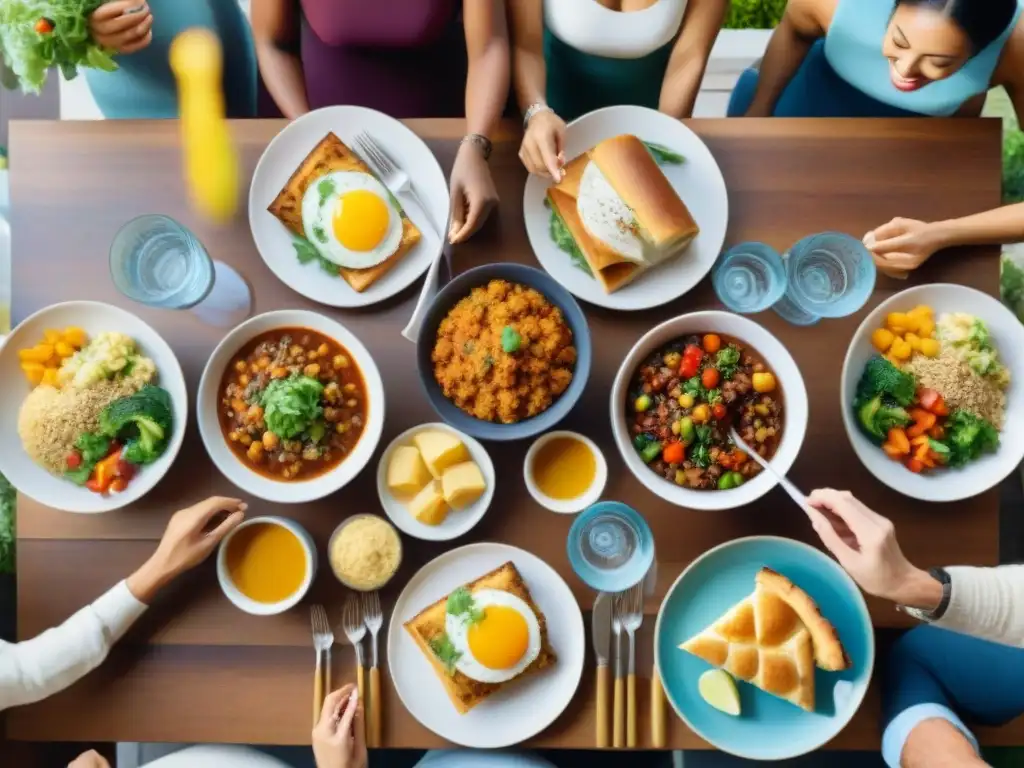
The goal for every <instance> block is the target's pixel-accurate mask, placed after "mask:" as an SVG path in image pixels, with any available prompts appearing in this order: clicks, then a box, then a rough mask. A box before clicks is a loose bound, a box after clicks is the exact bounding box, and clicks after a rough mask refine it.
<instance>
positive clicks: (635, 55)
mask: <svg viewBox="0 0 1024 768" xmlns="http://www.w3.org/2000/svg"><path fill="white" fill-rule="evenodd" d="M686 3H687V0H657V2H655V3H654V5H652V6H650V7H649V8H644V9H643V10H642V11H629V12H625V13H624V12H622V11H613V10H611V9H610V8H606V7H605V6H603V5H601V4H600V3H599V2H597V0H544V23H545V24H546V25H547V27H548V29H549V30H551V33H552V34H553V35H555V36H556V37H557V38H558V39H559V40H561V41H562V42H563V43H565V44H566V45H570V46H572V47H573V48H575V49H576V50H578V51H582V52H583V53H589V54H591V55H593V56H603V57H605V58H609V59H639V58H642V57H643V56H647V55H648V54H650V53H654V52H655V51H656V50H658V49H659V48H661V47H662V46H664V45H667V44H668V43H670V42H672V40H673V39H675V37H676V35H677V34H679V29H680V27H681V26H682V25H683V14H685V13H686Z"/></svg>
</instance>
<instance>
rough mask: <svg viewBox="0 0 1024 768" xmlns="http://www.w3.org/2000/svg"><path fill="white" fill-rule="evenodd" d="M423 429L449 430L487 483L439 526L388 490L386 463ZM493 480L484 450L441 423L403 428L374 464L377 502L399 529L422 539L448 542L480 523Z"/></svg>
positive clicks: (490, 462)
mask: <svg viewBox="0 0 1024 768" xmlns="http://www.w3.org/2000/svg"><path fill="white" fill-rule="evenodd" d="M425 429H431V430H437V431H439V432H448V433H450V434H452V435H455V436H456V437H457V438H459V440H461V441H462V444H463V445H465V446H466V449H467V450H468V451H469V456H470V458H471V459H473V461H474V462H475V463H476V465H477V466H478V467H480V472H481V474H483V476H484V482H485V483H487V490H485V491H484V493H483V495H482V496H481V497H480V498H479V499H477V500H476V501H474V502H473V503H472V504H470V505H469V506H468V507H466V508H465V509H458V510H456V509H453V510H451V511H450V512H449V513H448V516H447V517H446V518H445V519H444V522H443V523H441V524H440V525H427V524H426V523H421V522H420V521H419V520H417V519H416V518H415V517H413V516H412V514H411V513H410V512H409V509H408V508H407V507H406V505H405V504H404V503H403V502H401V501H399V500H398V499H397V498H395V496H394V494H393V493H391V491H389V490H388V464H390V463H391V454H393V453H394V452H395V448H397V447H399V446H400V445H412V438H413V435H415V434H417V433H419V432H422V431H423V430H425ZM495 482H496V478H495V474H494V462H492V461H491V457H490V454H488V453H487V449H486V448H484V447H483V446H482V445H480V443H479V442H477V441H476V440H475V439H473V438H472V437H470V436H469V435H467V434H464V433H462V432H459V430H457V429H454V428H453V427H449V426H448V425H447V424H441V423H436V424H420V425H419V426H417V427H413V428H412V429H407V430H405V432H403V433H402V434H400V435H399V436H398V437H396V438H395V439H394V440H392V441H391V444H390V445H388V447H387V448H386V449H385V450H384V453H383V455H381V457H380V462H379V463H378V465H377V495H378V496H379V497H380V505H381V506H382V507H384V512H385V513H386V514H387V516H388V517H389V518H391V522H393V523H394V524H395V525H396V526H398V528H399V530H401V531H402V532H404V533H407V534H409V535H410V536H414V537H415V538H417V539H424V540H425V541H448V540H449V539H454V538H457V537H459V536H461V535H462V534H464V533H466V532H467V531H469V530H470V529H471V528H472V527H473V526H474V525H476V524H477V523H479V522H480V518H482V517H483V516H484V513H486V512H487V509H488V508H489V507H490V506H491V500H492V499H493V498H494V485H495Z"/></svg>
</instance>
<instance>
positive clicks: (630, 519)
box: [568, 501, 654, 592]
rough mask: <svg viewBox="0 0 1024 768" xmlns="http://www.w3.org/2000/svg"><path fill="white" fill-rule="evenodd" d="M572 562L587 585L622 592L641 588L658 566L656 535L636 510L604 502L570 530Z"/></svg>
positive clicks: (616, 503)
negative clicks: (651, 571)
mask: <svg viewBox="0 0 1024 768" xmlns="http://www.w3.org/2000/svg"><path fill="white" fill-rule="evenodd" d="M568 553H569V562H570V564H571V565H572V567H573V570H574V571H576V575H577V576H579V577H580V578H581V579H582V580H583V581H584V582H585V583H586V584H587V585H589V586H590V587H592V588H593V589H596V590H598V591H600V592H621V591H622V590H624V589H629V588H630V587H632V586H633V585H634V584H638V583H639V582H640V581H641V580H643V579H644V577H645V576H646V575H647V573H648V571H649V570H650V568H651V564H652V563H653V562H654V535H653V534H652V533H651V528H650V526H649V525H647V521H646V520H644V518H643V517H642V516H641V515H640V513H639V512H637V511H636V510H635V509H633V508H632V507H628V506H626V505H625V504H622V503H621V502H617V501H602V502H599V503H597V504H594V505H593V506H591V507H588V508H587V509H586V510H584V511H583V512H582V513H580V514H579V515H578V516H577V517H576V519H575V520H574V521H573V524H572V527H571V528H570V529H569V540H568Z"/></svg>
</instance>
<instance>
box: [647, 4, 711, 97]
mask: <svg viewBox="0 0 1024 768" xmlns="http://www.w3.org/2000/svg"><path fill="white" fill-rule="evenodd" d="M728 10H729V3H728V0H690V3H689V5H687V7H686V15H685V16H684V17H683V25H682V30H681V31H680V33H679V37H677V38H676V42H675V45H674V46H673V47H672V55H671V56H670V57H669V60H668V67H667V68H666V70H665V78H664V80H662V83H661V97H660V99H659V100H658V109H659V110H661V111H662V112H664V113H665V114H667V115H671V116H672V117H690V116H692V115H693V105H694V104H695V103H696V102H697V94H698V93H699V92H700V84H701V81H702V80H703V79H704V70H705V69H706V68H707V65H708V57H709V56H710V55H711V49H712V48H713V47H714V45H715V40H716V39H717V38H718V31H719V30H720V29H721V28H722V22H723V21H725V14H726V13H727V12H728Z"/></svg>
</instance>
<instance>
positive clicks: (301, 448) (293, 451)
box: [218, 328, 367, 481]
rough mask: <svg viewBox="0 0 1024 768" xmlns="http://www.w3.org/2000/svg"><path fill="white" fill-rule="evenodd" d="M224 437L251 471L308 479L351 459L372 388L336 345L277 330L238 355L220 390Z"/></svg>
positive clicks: (309, 334) (304, 331) (302, 332)
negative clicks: (349, 456) (368, 392)
mask: <svg viewBox="0 0 1024 768" xmlns="http://www.w3.org/2000/svg"><path fill="white" fill-rule="evenodd" d="M219 391H220V393H221V397H220V401H219V403H218V413H219V417H220V426H221V430H222V432H223V433H224V438H225V439H226V440H227V443H228V445H229V446H230V447H231V450H232V451H233V452H234V454H235V455H236V456H237V457H238V458H239V459H240V460H241V461H242V462H244V463H245V464H246V465H247V466H248V467H249V468H251V469H253V470H255V471H257V472H259V473H260V474H262V475H264V476H266V477H269V478H270V479H272V480H282V481H295V480H308V479H310V478H313V477H316V476H318V475H322V474H324V473H325V472H328V471H330V470H331V469H333V468H334V467H336V466H337V465H338V464H340V463H341V462H342V461H344V460H345V457H346V456H348V454H349V453H351V452H352V449H353V448H355V445H356V443H357V442H359V438H360V436H361V435H362V433H363V428H364V426H365V424H366V413H367V402H366V400H367V397H366V384H365V382H364V381H363V377H362V374H361V373H360V371H359V368H358V367H357V366H356V363H355V360H353V359H352V356H351V355H350V354H349V352H348V350H346V349H345V348H344V347H343V346H341V345H340V344H339V343H338V342H336V341H335V340H334V339H332V338H330V337H328V336H324V335H323V334H321V333H317V332H316V331H313V330H310V329H308V328H278V329H276V330H273V331H268V332H266V333H263V334H260V335H259V336H257V337H256V338H254V339H252V340H251V341H250V342H249V343H248V344H246V345H245V346H244V347H243V348H242V349H241V350H239V352H238V353H237V354H236V355H235V358H234V360H233V361H232V363H231V365H230V366H229V368H228V370H227V371H226V372H225V373H224V378H223V379H222V381H221V385H220V390H219Z"/></svg>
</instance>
